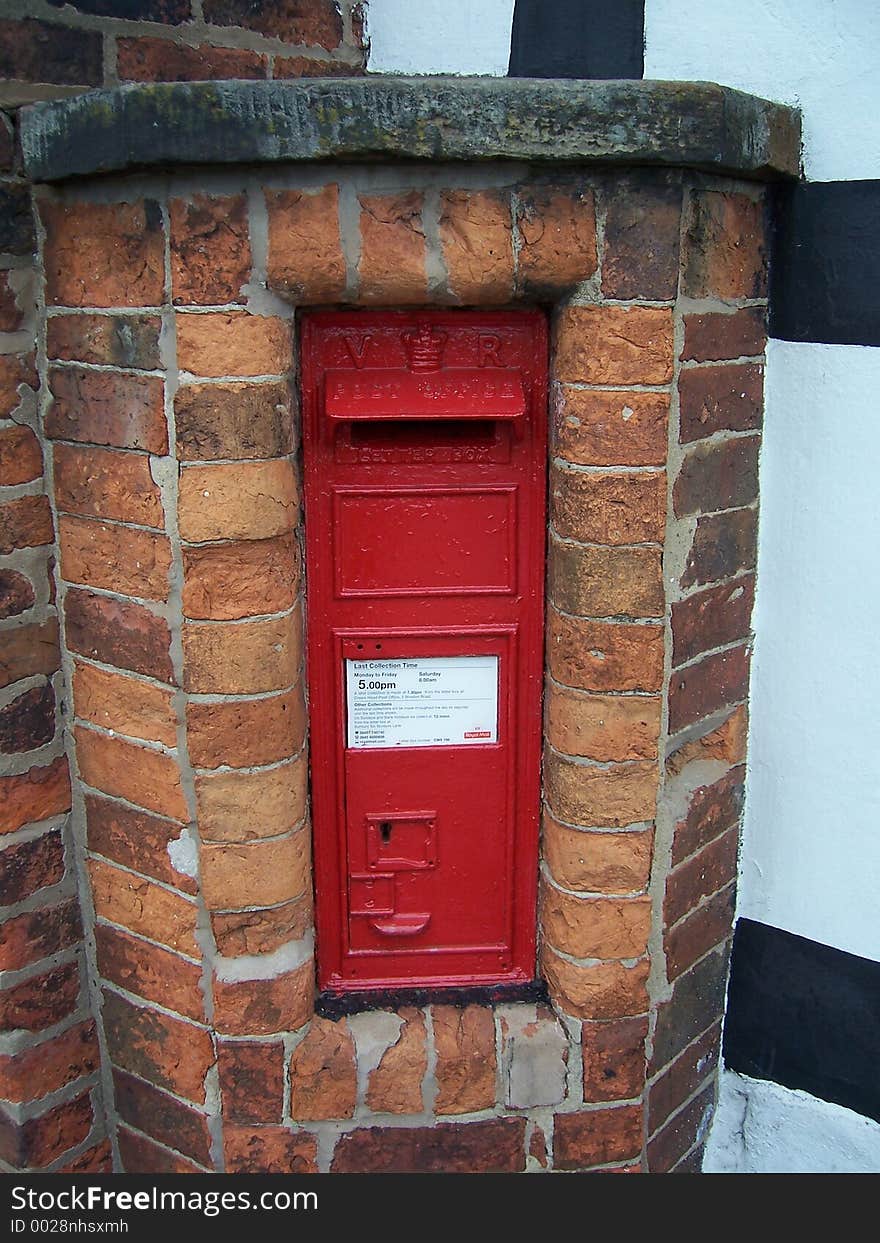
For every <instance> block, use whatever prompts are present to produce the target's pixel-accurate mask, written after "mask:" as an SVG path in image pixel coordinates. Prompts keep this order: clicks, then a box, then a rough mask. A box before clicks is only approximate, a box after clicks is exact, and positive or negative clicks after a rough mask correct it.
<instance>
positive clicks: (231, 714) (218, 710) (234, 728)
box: [186, 687, 306, 768]
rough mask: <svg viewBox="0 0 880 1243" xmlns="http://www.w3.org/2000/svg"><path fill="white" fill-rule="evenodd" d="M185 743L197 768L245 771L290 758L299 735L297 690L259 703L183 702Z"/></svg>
mask: <svg viewBox="0 0 880 1243" xmlns="http://www.w3.org/2000/svg"><path fill="white" fill-rule="evenodd" d="M186 720H187V739H188V742H189V753H190V759H191V760H192V762H193V764H194V765H195V766H196V767H197V768H219V767H220V765H221V764H229V765H230V766H231V767H233V768H249V767H251V766H252V765H256V764H274V763H275V762H276V761H277V760H284V759H287V758H288V757H289V756H292V755H296V754H297V752H298V751H299V750H300V748H301V747H302V745H303V739H304V735H305V724H306V722H305V705H304V702H303V696H302V689H301V688H300V687H297V689H296V690H294V691H287V692H285V693H284V694H282V695H272V696H268V697H267V698H265V699H237V700H232V701H229V702H226V703H201V702H198V703H192V702H191V703H188V704H187V709H186Z"/></svg>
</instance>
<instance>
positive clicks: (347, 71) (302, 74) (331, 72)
mask: <svg viewBox="0 0 880 1243" xmlns="http://www.w3.org/2000/svg"><path fill="white" fill-rule="evenodd" d="M364 72H365V70H364V66H363V65H351V64H349V63H348V61H344V60H315V59H313V58H312V57H310V56H276V57H275V63H274V65H273V67H272V77H273V78H359V77H362V76H363V74H364Z"/></svg>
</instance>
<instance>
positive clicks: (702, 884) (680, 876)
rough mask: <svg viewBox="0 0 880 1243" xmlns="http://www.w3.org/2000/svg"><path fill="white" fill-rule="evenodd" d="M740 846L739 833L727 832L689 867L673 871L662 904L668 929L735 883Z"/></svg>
mask: <svg viewBox="0 0 880 1243" xmlns="http://www.w3.org/2000/svg"><path fill="white" fill-rule="evenodd" d="M738 846H739V837H738V833H737V830H736V829H735V828H733V829H728V830H727V832H726V833H723V834H722V835H721V837H719V838H716V839H715V841H714V842H710V843H709V845H708V846H704V847H703V849H702V850H700V851H698V852H697V853H696V854H695V855H691V857H690V858H689V859H688V860H687V862H686V863H682V864H680V865H679V866H678V867H677V868H673V870H672V871H671V872H670V873H669V876H668V877H667V879H666V897H665V899H664V902H663V919H664V923H665V925H666V927H667V928H671V927H672V925H673V924H676V923H677V922H678V921H679V920H680V919H682V918H683V917H684V916H685V915H687V914H688V913H689V912H690V911H692V910H693V909H694V908H695V907H696V906H698V905H699V904H700V903H701V902H703V901H704V899H706V898H707V897H709V896H710V895H711V894H714V893H717V892H718V891H719V890H720V889H723V888H725V887H726V886H727V885H729V884H730V883H731V881H733V880H735V879H736V855H737V848H738ZM707 948H710V947H707Z"/></svg>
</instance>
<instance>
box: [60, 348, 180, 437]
mask: <svg viewBox="0 0 880 1243" xmlns="http://www.w3.org/2000/svg"><path fill="white" fill-rule="evenodd" d="M49 387H50V390H51V393H52V404H51V405H50V406H49V409H48V411H47V412H46V418H45V429H46V435H47V436H49V437H51V438H53V439H55V440H78V441H81V442H83V443H85V444H97V445H114V446H115V447H116V448H119V449H146V450H147V451H148V452H150V453H159V454H162V453H167V452H168V428H167V425H166V422H165V404H164V392H165V385H164V382H163V381H162V380H161V379H160V378H159V377H158V376H145V375H129V374H128V373H123V372H113V371H87V370H85V369H84V368H80V367H51V368H50V369H49Z"/></svg>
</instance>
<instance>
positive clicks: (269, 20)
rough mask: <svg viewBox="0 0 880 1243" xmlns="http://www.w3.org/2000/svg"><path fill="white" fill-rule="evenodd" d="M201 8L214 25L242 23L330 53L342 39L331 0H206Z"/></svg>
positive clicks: (341, 32)
mask: <svg viewBox="0 0 880 1243" xmlns="http://www.w3.org/2000/svg"><path fill="white" fill-rule="evenodd" d="M203 11H204V14H205V21H206V22H209V23H210V24H211V25H213V26H244V27H245V29H247V30H256V31H258V32H259V33H260V34H262V35H268V36H270V37H271V38H275V39H283V40H284V42H285V43H301V44H305V45H306V46H308V47H321V48H325V49H326V50H327V51H328V52H329V51H332V50H333V49H334V48H336V47H338V46H339V44H340V43H341V42H342V35H343V26H342V17H341V15H340V11H339V5H338V4H337V3H335V2H334V0H308V3H303V2H302V0H294V2H293V3H291V2H290V0H270V3H268V4H259V5H256V6H255V5H254V4H253V3H251V0H205V3H204V6H203Z"/></svg>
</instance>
